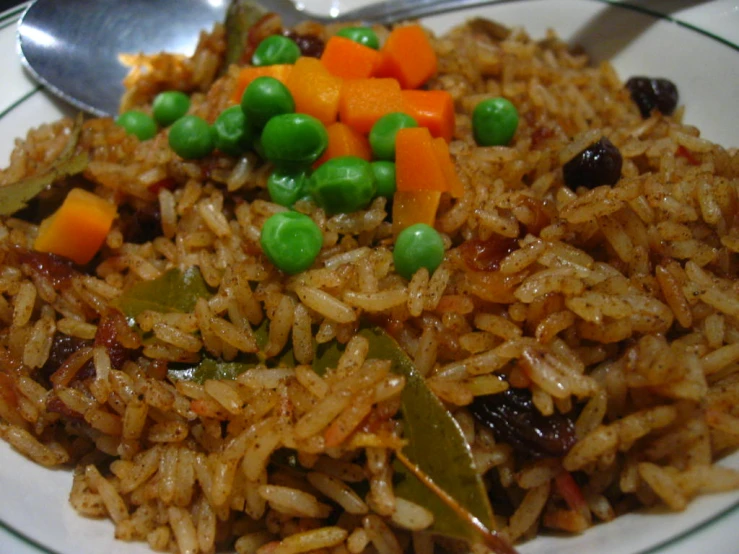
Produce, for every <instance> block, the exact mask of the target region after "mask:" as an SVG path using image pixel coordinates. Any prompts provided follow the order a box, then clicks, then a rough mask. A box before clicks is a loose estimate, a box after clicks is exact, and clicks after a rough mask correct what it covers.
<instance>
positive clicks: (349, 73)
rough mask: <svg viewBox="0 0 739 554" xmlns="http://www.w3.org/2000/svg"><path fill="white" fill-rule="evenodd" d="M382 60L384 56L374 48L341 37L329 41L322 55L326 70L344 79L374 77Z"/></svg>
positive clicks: (334, 37)
mask: <svg viewBox="0 0 739 554" xmlns="http://www.w3.org/2000/svg"><path fill="white" fill-rule="evenodd" d="M381 59H382V55H381V54H380V52H378V51H377V50H375V49H374V48H370V47H369V46H365V45H364V44H359V43H358V42H355V41H353V40H350V39H348V38H345V37H340V36H333V37H331V38H330V39H328V42H327V43H326V47H325V48H324V50H323V54H321V63H322V64H323V65H324V66H326V69H328V70H329V72H330V73H332V74H333V75H336V76H337V77H341V78H342V79H367V78H369V77H374V74H375V70H376V69H377V66H378V65H379V64H380V60H381Z"/></svg>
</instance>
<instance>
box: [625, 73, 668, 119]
mask: <svg viewBox="0 0 739 554" xmlns="http://www.w3.org/2000/svg"><path fill="white" fill-rule="evenodd" d="M626 88H627V89H628V91H629V92H630V93H631V99H632V100H633V101H634V102H635V103H636V105H637V106H638V107H639V111H640V112H641V116H642V117H643V118H644V119H646V118H648V117H649V116H650V114H651V113H652V110H653V109H655V108H656V109H657V110H658V111H659V112H661V113H663V114H665V115H670V114H671V113H672V112H674V111H675V108H676V107H677V101H678V98H679V95H678V92H677V87H676V86H675V83H673V82H672V81H670V80H668V79H652V78H650V77H632V78H631V79H629V80H628V81H626Z"/></svg>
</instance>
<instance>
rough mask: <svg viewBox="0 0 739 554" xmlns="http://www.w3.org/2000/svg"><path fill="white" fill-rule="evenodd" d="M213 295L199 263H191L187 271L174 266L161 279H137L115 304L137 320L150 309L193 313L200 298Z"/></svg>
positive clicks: (164, 311) (131, 318) (129, 317)
mask: <svg viewBox="0 0 739 554" xmlns="http://www.w3.org/2000/svg"><path fill="white" fill-rule="evenodd" d="M211 296H212V295H211V292H210V290H209V289H208V285H206V283H205V280H203V276H202V275H201V274H200V270H199V269H198V268H197V267H189V268H187V269H186V270H185V271H182V270H180V269H177V268H173V269H170V270H169V271H167V272H166V273H165V274H164V275H162V276H161V277H159V278H157V279H153V280H151V281H141V282H139V283H136V284H135V285H134V286H132V287H131V288H130V289H128V290H127V291H126V292H124V293H123V294H122V295H121V296H119V297H118V298H116V299H115V300H113V302H112V304H113V306H114V307H116V308H118V309H119V310H121V311H122V312H123V313H124V314H125V315H126V317H127V318H128V319H129V320H134V319H136V317H137V316H138V315H139V314H140V313H141V312H144V311H146V310H151V311H155V312H161V313H172V312H181V313H190V312H192V311H193V309H195V303H196V302H197V301H198V298H205V299H208V298H210V297H211Z"/></svg>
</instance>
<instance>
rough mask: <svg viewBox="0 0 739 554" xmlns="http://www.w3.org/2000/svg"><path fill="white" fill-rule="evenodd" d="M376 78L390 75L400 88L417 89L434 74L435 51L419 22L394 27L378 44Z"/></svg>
mask: <svg viewBox="0 0 739 554" xmlns="http://www.w3.org/2000/svg"><path fill="white" fill-rule="evenodd" d="M381 53H382V61H381V62H380V65H379V66H378V68H377V72H376V75H377V76H378V77H394V78H395V79H397V80H398V82H399V83H400V86H401V87H403V88H418V87H420V86H421V85H422V84H424V83H425V82H426V81H427V80H428V79H429V77H431V76H432V75H433V74H434V73H436V64H437V61H436V52H434V48H433V47H432V46H431V42H430V41H429V39H428V37H427V36H426V32H425V31H424V30H423V29H422V28H421V27H420V26H419V25H406V26H403V27H395V29H393V30H392V31H391V32H390V34H389V35H388V37H387V40H386V41H385V44H384V45H383V46H382V50H381Z"/></svg>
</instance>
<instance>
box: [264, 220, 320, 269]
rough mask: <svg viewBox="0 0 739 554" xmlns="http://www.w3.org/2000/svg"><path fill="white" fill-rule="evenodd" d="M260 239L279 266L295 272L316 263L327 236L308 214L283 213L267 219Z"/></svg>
mask: <svg viewBox="0 0 739 554" xmlns="http://www.w3.org/2000/svg"><path fill="white" fill-rule="evenodd" d="M259 242H260V244H261V245H262V249H263V250H264V253H265V254H266V256H267V257H268V258H269V259H270V261H271V262H272V263H273V264H275V266H277V267H278V268H279V269H281V270H282V271H284V272H285V273H288V274H290V275H294V274H295V273H299V272H301V271H305V270H306V269H308V268H309V267H310V266H311V265H313V262H314V261H315V259H316V256H318V253H319V252H320V251H321V246H322V245H323V235H322V234H321V230H320V229H319V228H318V225H316V224H315V223H314V222H313V220H312V219H311V218H310V217H308V216H307V215H304V214H301V213H298V212H281V213H277V214H275V215H273V216H272V217H270V218H269V219H268V220H267V221H265V222H264V226H263V227H262V233H261V236H260V239H259Z"/></svg>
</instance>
